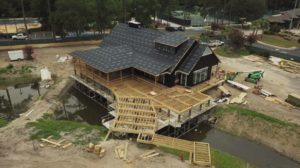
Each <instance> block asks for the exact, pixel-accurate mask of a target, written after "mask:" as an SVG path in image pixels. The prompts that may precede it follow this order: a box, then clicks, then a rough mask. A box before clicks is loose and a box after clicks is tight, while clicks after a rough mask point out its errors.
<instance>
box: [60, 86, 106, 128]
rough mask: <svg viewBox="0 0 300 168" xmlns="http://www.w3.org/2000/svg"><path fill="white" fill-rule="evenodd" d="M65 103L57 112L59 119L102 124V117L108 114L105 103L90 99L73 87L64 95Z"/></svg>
mask: <svg viewBox="0 0 300 168" xmlns="http://www.w3.org/2000/svg"><path fill="white" fill-rule="evenodd" d="M63 104H64V107H63V108H62V109H61V110H59V111H57V112H56V117H57V118H58V119H67V120H73V121H81V122H87V123H89V124H91V125H101V117H103V116H105V115H107V114H108V112H107V111H108V110H107V109H106V107H105V105H100V104H99V103H96V102H94V101H92V100H90V99H89V98H88V97H87V96H85V95H83V94H82V93H80V92H79V91H77V90H76V89H75V88H73V87H72V88H70V89H69V90H68V92H67V94H66V95H64V96H63Z"/></svg>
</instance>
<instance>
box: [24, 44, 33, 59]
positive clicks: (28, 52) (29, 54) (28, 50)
mask: <svg viewBox="0 0 300 168" xmlns="http://www.w3.org/2000/svg"><path fill="white" fill-rule="evenodd" d="M23 51H24V53H25V54H26V56H27V59H29V60H31V59H33V57H32V54H33V48H32V47H31V46H26V47H25V48H24V49H23Z"/></svg>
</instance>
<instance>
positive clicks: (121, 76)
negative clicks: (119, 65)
mask: <svg viewBox="0 0 300 168" xmlns="http://www.w3.org/2000/svg"><path fill="white" fill-rule="evenodd" d="M120 78H121V80H123V74H122V70H120Z"/></svg>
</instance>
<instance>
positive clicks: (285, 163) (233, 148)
mask: <svg viewBox="0 0 300 168" xmlns="http://www.w3.org/2000/svg"><path fill="white" fill-rule="evenodd" d="M195 130H196V131H195ZM181 138H183V139H188V140H195V141H204V142H208V143H210V145H211V147H213V148H216V149H218V150H221V151H223V152H226V153H229V154H231V155H234V156H237V157H238V158H241V159H242V160H245V161H247V162H249V163H250V164H252V165H254V166H256V167H259V168H300V163H298V162H296V161H294V160H291V159H289V158H287V157H285V156H283V155H281V154H280V153H278V152H276V151H274V150H273V149H271V148H269V147H267V146H265V145H262V144H258V143H256V142H253V141H249V140H247V139H244V138H240V137H237V136H233V135H231V134H228V133H225V132H223V131H221V130H219V129H216V128H212V127H210V126H209V125H206V124H201V125H200V126H199V127H198V128H196V129H194V130H192V131H190V132H188V133H187V134H185V135H184V136H182V137H181Z"/></svg>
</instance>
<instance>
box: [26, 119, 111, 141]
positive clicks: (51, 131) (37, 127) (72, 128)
mask: <svg viewBox="0 0 300 168" xmlns="http://www.w3.org/2000/svg"><path fill="white" fill-rule="evenodd" d="M27 127H28V128H33V131H32V132H31V136H30V138H31V139H41V138H45V137H48V136H50V135H52V136H53V138H54V139H59V138H60V137H61V134H62V133H64V134H68V135H70V136H72V137H73V138H74V141H73V143H75V144H84V143H85V142H84V140H83V138H84V137H86V136H90V138H91V139H90V141H92V142H97V141H100V140H103V139H104V138H105V135H106V133H107V130H106V129H105V128H104V127H102V126H98V125H89V124H86V123H80V122H75V121H66V120H54V119H51V118H49V117H43V118H42V119H39V120H37V121H36V122H31V123H28V125H27Z"/></svg>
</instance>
